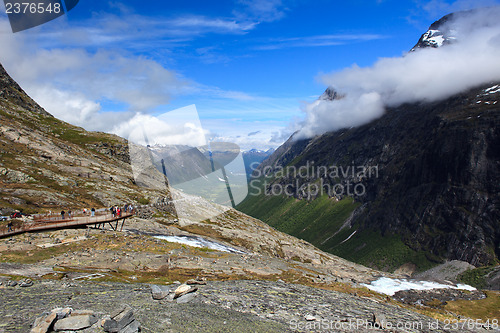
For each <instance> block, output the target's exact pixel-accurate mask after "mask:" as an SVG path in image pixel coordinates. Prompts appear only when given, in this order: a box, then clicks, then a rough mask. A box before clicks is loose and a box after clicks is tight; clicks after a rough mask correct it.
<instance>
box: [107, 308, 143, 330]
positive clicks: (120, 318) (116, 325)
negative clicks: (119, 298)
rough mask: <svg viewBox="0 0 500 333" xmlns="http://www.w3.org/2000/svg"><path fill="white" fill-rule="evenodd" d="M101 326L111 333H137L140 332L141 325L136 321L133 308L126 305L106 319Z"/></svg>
mask: <svg viewBox="0 0 500 333" xmlns="http://www.w3.org/2000/svg"><path fill="white" fill-rule="evenodd" d="M101 326H102V328H103V330H104V331H105V332H109V333H135V332H139V328H140V326H141V324H140V323H139V322H138V321H137V320H135V318H134V313H133V311H132V308H131V307H130V306H128V305H125V306H122V307H120V308H119V309H118V310H116V311H115V312H114V313H112V314H111V316H109V317H107V318H105V319H104V320H103V321H102V322H101Z"/></svg>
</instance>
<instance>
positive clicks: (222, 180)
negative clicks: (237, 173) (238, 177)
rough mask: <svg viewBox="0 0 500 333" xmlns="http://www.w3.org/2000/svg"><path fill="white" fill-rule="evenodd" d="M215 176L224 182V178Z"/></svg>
mask: <svg viewBox="0 0 500 333" xmlns="http://www.w3.org/2000/svg"><path fill="white" fill-rule="evenodd" d="M217 178H219V180H220V181H221V182H225V180H224V179H222V178H220V177H217Z"/></svg>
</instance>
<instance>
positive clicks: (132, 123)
mask: <svg viewBox="0 0 500 333" xmlns="http://www.w3.org/2000/svg"><path fill="white" fill-rule="evenodd" d="M112 132H113V133H115V134H117V135H119V136H121V137H124V138H126V139H129V140H130V141H132V142H134V143H136V144H140V145H146V144H149V145H152V146H153V145H164V146H168V145H188V146H192V147H198V146H203V145H205V144H206V138H205V136H206V134H207V132H206V131H205V130H204V129H203V128H202V127H201V123H200V119H199V117H198V113H197V111H196V107H195V106H194V105H191V106H187V107H184V108H180V109H177V110H173V111H169V112H165V113H163V114H161V115H158V116H153V115H147V114H141V113H139V114H136V115H134V117H132V118H130V119H129V120H127V121H125V122H121V123H119V124H117V125H116V126H115V127H114V128H113V130H112Z"/></svg>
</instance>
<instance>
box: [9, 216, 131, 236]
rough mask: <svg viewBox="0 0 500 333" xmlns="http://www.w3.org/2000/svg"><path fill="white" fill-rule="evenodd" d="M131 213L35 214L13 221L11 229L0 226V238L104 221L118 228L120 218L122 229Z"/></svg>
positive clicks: (102, 224)
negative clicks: (20, 220)
mask: <svg viewBox="0 0 500 333" xmlns="http://www.w3.org/2000/svg"><path fill="white" fill-rule="evenodd" d="M133 215H134V213H133V212H127V213H122V214H120V215H116V216H113V215H112V214H111V212H96V214H95V216H90V215H83V214H78V215H72V216H71V218H69V216H68V215H67V214H66V218H64V219H63V218H62V216H61V215H37V216H35V217H34V218H33V219H32V220H31V219H25V220H24V221H22V222H21V223H19V222H17V223H15V224H14V225H13V226H12V231H9V230H8V227H7V225H5V226H2V227H0V238H2V237H10V236H13V235H18V234H22V233H25V232H35V231H43V230H55V229H68V228H77V227H81V226H91V225H94V226H96V227H97V228H99V227H101V226H104V225H105V224H106V223H108V224H109V225H110V226H111V228H112V229H113V230H118V226H119V222H120V220H122V223H121V227H120V231H121V230H122V229H123V225H124V224H125V219H127V218H128V217H131V216H133ZM115 222H116V223H115ZM113 224H114V225H113Z"/></svg>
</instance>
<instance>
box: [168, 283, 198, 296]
mask: <svg viewBox="0 0 500 333" xmlns="http://www.w3.org/2000/svg"><path fill="white" fill-rule="evenodd" d="M196 290H198V288H196V287H191V286H188V285H187V284H181V285H180V286H179V287H177V289H175V292H174V293H175V295H174V299H176V298H178V297H181V296H183V295H186V294H189V293H192V292H195V291H196Z"/></svg>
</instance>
